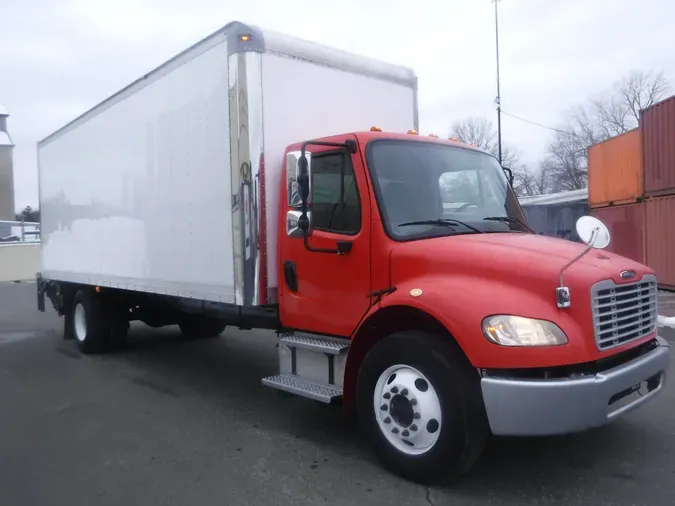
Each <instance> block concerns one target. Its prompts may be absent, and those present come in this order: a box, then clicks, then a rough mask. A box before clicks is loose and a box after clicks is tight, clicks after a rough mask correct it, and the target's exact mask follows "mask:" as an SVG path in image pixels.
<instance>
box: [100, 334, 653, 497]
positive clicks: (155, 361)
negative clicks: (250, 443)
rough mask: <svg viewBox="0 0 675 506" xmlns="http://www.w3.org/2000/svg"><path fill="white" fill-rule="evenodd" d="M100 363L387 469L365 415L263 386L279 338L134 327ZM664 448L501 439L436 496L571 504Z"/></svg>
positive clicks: (626, 430)
mask: <svg viewBox="0 0 675 506" xmlns="http://www.w3.org/2000/svg"><path fill="white" fill-rule="evenodd" d="M99 359H100V360H103V361H113V362H117V363H119V362H126V363H128V364H130V365H132V366H133V369H134V370H136V371H140V372H139V373H137V374H136V376H134V377H132V378H130V379H131V381H133V382H134V383H135V385H137V386H139V385H140V386H148V387H149V388H152V389H153V390H155V391H157V392H158V393H160V394H161V393H163V392H164V393H166V392H169V393H171V395H172V396H174V397H180V396H182V395H186V396H187V395H190V396H194V395H197V396H200V397H201V398H202V400H203V401H205V402H207V403H208V404H209V405H211V406H219V409H220V411H221V414H222V418H223V420H227V418H228V416H231V413H232V411H231V410H236V413H237V418H238V419H239V420H242V419H244V420H245V421H246V423H249V424H250V425H251V426H252V427H255V428H256V429H258V430H262V431H270V432H273V433H275V434H283V437H287V438H289V439H293V438H295V439H302V440H306V441H310V442H312V443H314V444H315V445H317V446H318V447H320V448H322V449H325V455H326V457H327V460H328V459H329V458H330V459H332V460H337V459H341V458H345V457H346V458H350V460H352V461H353V460H354V459H355V460H356V461H360V462H361V465H363V464H366V466H367V467H368V468H370V469H369V470H368V472H369V473H372V472H380V471H378V470H377V469H379V467H378V466H379V463H377V461H376V459H375V457H374V455H373V454H372V452H371V451H370V449H369V444H368V442H367V441H365V439H364V438H363V437H362V436H361V435H360V433H359V432H358V424H357V422H356V419H355V416H353V415H352V414H347V413H343V412H342V411H341V410H340V409H339V408H334V407H323V405H320V404H318V403H314V402H312V401H308V400H306V399H299V398H287V397H285V396H284V395H283V394H281V393H279V392H277V391H274V390H272V389H269V388H267V387H264V386H263V385H262V384H261V382H260V380H261V378H263V377H264V376H267V375H271V374H275V372H276V370H277V367H278V366H277V350H276V338H275V336H274V334H273V333H271V332H262V331H249V332H239V331H236V330H234V331H231V330H226V331H225V333H224V334H223V336H222V337H220V338H215V339H208V340H200V341H194V342H191V341H189V340H187V339H184V338H183V337H181V335H180V333H179V332H178V330H177V329H173V328H165V329H159V330H154V329H147V328H146V329H143V328H142V327H141V328H134V329H133V331H132V334H131V341H130V346H129V348H128V349H126V350H124V351H121V352H118V353H115V354H111V355H104V356H101V357H100V358H99ZM138 374H140V377H139V376H138ZM662 445H663V441H662V440H661V439H660V436H659V435H658V434H655V433H654V432H651V431H646V430H645V429H644V428H643V427H640V426H637V425H635V424H634V423H633V422H631V421H630V420H623V421H618V422H615V423H613V424H611V425H609V426H607V427H604V428H601V429H597V430H592V431H589V432H586V433H581V434H575V435H570V436H561V437H548V438H493V439H491V440H490V442H489V443H488V446H487V448H486V450H485V453H484V455H483V457H482V458H481V460H480V461H479V462H478V464H477V465H476V466H475V468H474V469H473V470H472V471H470V472H469V473H468V474H467V475H465V476H464V477H462V478H461V479H460V480H458V481H456V482H453V483H447V484H443V485H441V486H439V487H434V492H435V493H439V494H442V495H444V496H448V497H458V496H464V497H466V498H473V499H477V500H478V499H480V500H485V499H487V498H489V497H495V498H497V497H499V498H501V499H502V500H503V499H505V498H512V499H513V500H521V499H522V498H523V494H525V495H526V496H531V495H532V494H536V495H537V496H539V497H546V498H548V497H550V498H556V497H560V498H564V497H567V496H566V494H568V493H569V491H570V487H575V486H579V487H582V488H587V487H589V486H592V482H593V481H594V480H596V479H601V478H602V479H605V478H609V479H610V480H615V481H617V482H627V481H632V480H634V479H635V476H634V475H633V474H632V472H631V470H632V469H644V467H645V466H644V464H641V463H640V462H636V461H639V460H640V459H641V458H642V459H647V456H646V455H649V454H652V448H651V447H652V446H653V447H654V449H653V451H654V452H659V451H661V452H662V451H663V450H660V448H662ZM336 464H337V463H335V462H333V464H331V465H336ZM327 465H328V464H327ZM337 465H339V464H337ZM655 465H658V464H655ZM381 472H382V473H385V472H386V471H381Z"/></svg>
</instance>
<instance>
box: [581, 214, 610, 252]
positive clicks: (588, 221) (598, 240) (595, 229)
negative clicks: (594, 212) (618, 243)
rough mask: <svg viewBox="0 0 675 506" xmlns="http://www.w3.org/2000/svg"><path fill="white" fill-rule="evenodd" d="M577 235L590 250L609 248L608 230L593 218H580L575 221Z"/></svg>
mask: <svg viewBox="0 0 675 506" xmlns="http://www.w3.org/2000/svg"><path fill="white" fill-rule="evenodd" d="M577 234H578V235H579V238H580V239H581V240H582V241H583V242H584V243H586V244H588V245H589V246H590V247H591V248H595V249H604V248H606V247H607V246H609V241H610V235H609V229H608V228H607V227H606V226H605V224H604V223H603V222H601V221H600V220H599V219H597V218H595V217H593V216H582V217H581V218H579V219H578V220H577Z"/></svg>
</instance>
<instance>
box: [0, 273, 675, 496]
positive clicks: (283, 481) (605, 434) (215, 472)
mask: <svg viewBox="0 0 675 506" xmlns="http://www.w3.org/2000/svg"><path fill="white" fill-rule="evenodd" d="M61 326H62V321H61V320H60V319H59V318H57V316H56V315H55V314H54V313H53V312H52V311H48V312H47V313H45V314H42V313H38V312H37V310H36V309H35V285H34V284H0V504H1V505H3V506H5V505H6V506H24V505H25V506H42V505H45V506H60V505H63V506H78V505H86V506H92V505H116V506H117V505H120V504H123V505H125V506H132V505H143V506H151V505H170V504H175V505H182V506H184V505H190V506H201V505H204V506H215V505H220V504H222V505H247V504H251V505H256V506H264V505H275V506H278V505H286V504H298V505H300V504H302V505H304V504H306V505H321V504H331V505H343V504H344V505H357V504H358V505H362V504H363V505H365V504H368V505H379V504H405V505H417V504H420V505H430V504H431V505H443V504H452V505H455V506H465V505H467V506H468V505H540V504H564V505H594V506H599V505H650V506H651V505H654V506H660V505H666V504H673V503H675V402H674V401H675V387H674V386H673V385H672V382H670V383H669V384H668V385H667V387H666V389H665V391H664V392H663V393H662V394H661V395H660V396H659V397H657V399H655V400H654V401H652V402H650V403H648V404H647V405H646V406H645V407H644V408H642V409H640V410H638V411H637V412H634V413H631V414H629V415H627V416H625V417H624V418H622V419H620V420H619V421H617V422H615V423H613V424H612V425H609V426H607V427H604V428H601V429H598V430H593V431H590V432H587V433H583V434H577V435H572V436H565V437H557V438H532V439H494V440H492V441H491V442H490V444H489V446H488V448H487V450H486V452H485V454H484V456H483V458H482V460H481V461H480V462H479V464H478V465H477V466H476V467H475V469H474V470H473V471H472V472H471V473H470V474H469V475H468V476H466V477H465V478H464V479H463V480H462V481H461V482H460V483H455V484H446V485H443V486H437V487H431V488H428V487H424V486H420V485H416V484H413V483H410V482H407V481H405V480H403V479H401V478H399V477H397V476H394V475H392V474H390V473H388V472H387V471H386V470H384V469H383V468H382V467H381V466H380V465H379V463H378V462H377V461H376V460H375V458H374V456H373V455H372V453H371V452H370V449H369V447H368V443H367V441H364V439H363V438H362V437H361V436H360V434H359V433H358V429H357V426H356V424H355V422H354V420H353V419H352V418H350V417H348V416H346V415H344V414H343V413H342V412H341V411H340V410H339V409H337V408H326V407H319V406H317V405H316V404H315V403H313V402H311V401H307V400H304V399H298V398H284V397H283V396H281V395H279V394H278V393H277V392H275V391H273V390H271V389H268V388H266V387H263V386H262V385H261V383H260V379H261V378H262V377H263V376H266V375H269V374H272V373H274V372H275V368H276V348H275V344H276V339H275V336H274V334H273V333H271V332H262V331H249V332H241V331H237V330H230V329H227V330H226V331H225V332H224V334H223V335H222V336H221V337H220V338H217V339H212V340H203V341H197V342H188V341H186V340H184V339H183V338H182V337H181V336H180V333H179V332H178V330H177V329H176V328H173V327H167V328H163V329H150V328H148V327H145V326H144V325H141V324H139V325H134V326H133V327H132V331H131V334H130V347H129V348H128V349H126V350H124V351H122V352H118V353H115V354H110V355H100V356H83V355H80V354H79V353H78V351H77V349H76V347H75V344H74V343H73V342H72V341H64V340H63V339H62V338H61ZM661 330H662V333H663V334H662V335H664V336H665V337H666V338H667V339H668V340H669V341H671V342H672V341H675V339H674V338H675V331H673V330H672V329H670V328H663V329H661ZM671 369H672V366H671Z"/></svg>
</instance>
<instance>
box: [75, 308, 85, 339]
mask: <svg viewBox="0 0 675 506" xmlns="http://www.w3.org/2000/svg"><path fill="white" fill-rule="evenodd" d="M73 319H74V324H75V337H76V338H77V340H78V341H80V342H83V341H84V340H85V339H86V338H87V315H86V313H85V312H84V306H83V305H82V304H78V305H77V306H75V316H74V318H73Z"/></svg>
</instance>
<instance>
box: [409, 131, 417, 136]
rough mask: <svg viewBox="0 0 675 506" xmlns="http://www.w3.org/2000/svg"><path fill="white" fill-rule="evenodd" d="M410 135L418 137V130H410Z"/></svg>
mask: <svg viewBox="0 0 675 506" xmlns="http://www.w3.org/2000/svg"><path fill="white" fill-rule="evenodd" d="M408 134H410V135H417V130H408Z"/></svg>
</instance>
